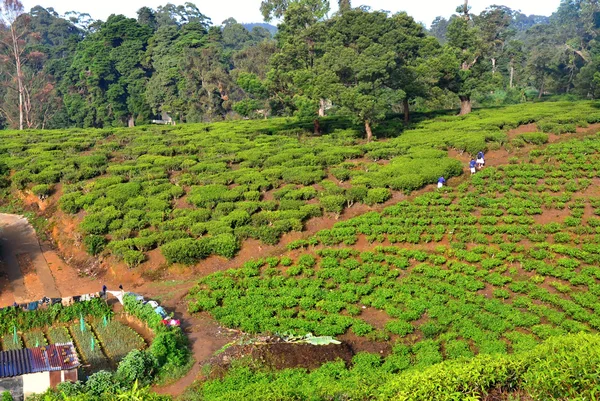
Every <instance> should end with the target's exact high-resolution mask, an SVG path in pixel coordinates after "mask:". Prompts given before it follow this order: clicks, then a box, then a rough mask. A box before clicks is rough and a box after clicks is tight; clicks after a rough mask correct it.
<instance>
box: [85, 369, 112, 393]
mask: <svg viewBox="0 0 600 401" xmlns="http://www.w3.org/2000/svg"><path fill="white" fill-rule="evenodd" d="M118 386H119V385H118V384H117V383H116V382H115V380H114V378H113V375H112V373H110V372H107V371H106V370H101V371H99V372H96V373H94V374H93V375H91V376H90V377H89V378H88V380H87V382H86V384H85V387H86V390H87V392H88V393H89V394H91V395H94V396H96V397H99V396H101V395H104V394H115V393H116V391H117V389H118Z"/></svg>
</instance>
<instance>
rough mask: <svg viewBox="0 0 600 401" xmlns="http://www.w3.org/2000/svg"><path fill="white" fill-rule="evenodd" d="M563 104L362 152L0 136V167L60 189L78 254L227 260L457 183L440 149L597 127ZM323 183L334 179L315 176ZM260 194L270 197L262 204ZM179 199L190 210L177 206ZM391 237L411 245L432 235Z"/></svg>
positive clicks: (208, 138) (586, 107) (185, 135)
mask: <svg viewBox="0 0 600 401" xmlns="http://www.w3.org/2000/svg"><path fill="white" fill-rule="evenodd" d="M564 106H565V105H564V104H563V103H543V104H527V105H518V106H515V107H507V108H504V109H502V110H501V111H498V110H494V111H487V110H482V111H478V112H476V113H474V114H473V115H472V116H468V117H441V118H437V119H434V120H429V121H421V122H419V123H417V124H415V129H412V130H408V131H405V132H403V133H402V135H401V136H399V137H397V138H394V139H391V140H389V141H380V142H373V143H369V144H364V143H362V142H361V140H360V139H359V138H361V134H360V133H359V132H357V131H354V130H353V129H344V130H335V131H333V132H332V133H331V134H328V135H324V136H321V137H298V136H296V135H294V136H289V135H286V132H285V130H286V129H289V124H290V121H289V120H288V119H271V120H267V121H251V122H227V123H218V124H210V125H186V126H178V127H168V128H164V127H161V128H157V127H152V128H148V127H144V128H139V129H138V128H136V129H132V130H124V129H114V130H111V131H110V135H111V136H109V132H108V131H106V132H105V131H96V130H95V131H92V132H40V133H37V132H36V133H28V134H27V135H26V136H23V135H22V134H21V133H15V132H10V131H7V132H2V134H0V135H1V138H2V141H1V142H2V145H0V161H3V162H6V164H7V165H8V166H9V167H10V168H11V169H12V170H13V171H15V174H14V175H13V176H12V177H11V181H12V184H13V186H14V187H15V188H18V189H30V190H32V191H33V192H34V193H38V194H40V195H42V196H46V195H48V194H50V193H51V192H52V191H53V190H54V189H53V186H54V185H55V184H56V183H58V182H61V183H62V184H63V187H62V190H63V193H62V194H61V199H60V206H61V208H62V210H63V211H65V212H66V213H71V214H75V213H78V212H79V211H81V210H83V211H84V212H85V218H84V220H83V221H82V223H81V224H80V226H79V229H80V231H81V233H82V234H83V235H84V236H85V238H84V245H85V248H86V249H87V251H88V252H89V253H91V254H98V253H100V252H103V251H104V250H105V249H106V250H107V251H108V252H111V253H112V254H113V255H115V256H117V257H119V258H121V259H122V260H124V261H125V263H127V264H128V265H129V266H131V267H134V266H137V265H139V264H140V263H142V262H143V261H144V260H145V258H146V257H145V253H146V252H148V251H150V250H152V249H156V248H161V250H162V253H163V254H164V256H165V257H166V259H167V260H168V261H169V262H173V263H175V262H177V263H186V264H193V263H196V262H197V261H198V260H200V259H202V258H205V257H207V256H209V255H212V254H216V255H221V256H224V257H232V256H234V255H235V254H236V253H237V251H238V250H239V247H240V243H241V241H243V240H244V239H246V238H256V239H259V240H261V241H263V242H264V243H267V244H275V243H277V242H278V241H279V239H280V237H281V235H282V234H284V233H286V232H289V231H292V230H295V231H301V230H303V226H304V222H305V221H307V220H308V219H310V218H313V217H316V216H319V215H321V214H322V213H324V212H329V213H336V214H339V213H341V212H342V211H343V210H344V208H345V207H347V206H348V205H351V204H353V203H356V202H362V203H366V204H376V203H382V202H385V201H386V200H387V199H389V198H390V196H391V192H390V190H398V191H411V190H414V189H417V188H421V187H422V186H423V185H426V184H428V183H434V182H436V181H437V179H438V177H439V176H442V175H443V176H445V177H446V178H449V177H452V176H456V175H459V174H461V172H462V166H461V164H460V163H459V162H458V161H456V160H453V159H450V158H448V157H447V154H446V152H445V150H446V149H448V148H449V147H453V148H456V149H459V150H461V151H467V152H470V153H473V154H474V153H476V152H477V151H479V150H484V149H485V148H486V146H487V144H488V143H490V142H495V143H496V145H498V146H501V145H502V144H503V143H505V142H506V141H507V136H506V134H505V133H504V132H503V131H502V130H503V129H507V128H511V127H516V126H518V125H520V124H523V123H530V122H532V121H536V122H539V125H540V129H541V130H544V131H551V132H558V131H561V132H562V131H565V132H569V131H570V130H569V129H568V128H569V127H566V125H579V126H583V125H586V124H588V123H594V122H597V121H600V112H598V110H597V108H596V107H595V103H593V102H580V103H579V104H578V107H577V108H574V107H569V108H568V109H569V110H570V111H569V113H568V115H565V112H564V110H565V107H564ZM558 116H560V117H558ZM328 124H329V123H328ZM331 124H336V122H335V121H333V120H332V121H331ZM394 124H395V122H393V121H392V122H390V123H388V125H390V127H392V128H393V127H394ZM342 125H344V124H342ZM345 128H347V124H346V126H345ZM388 128H389V127H388ZM388 128H386V130H388ZM399 130H400V129H399ZM532 138H533V137H532ZM532 138H530V137H527V138H526V139H527V140H529V141H531V140H533V139H535V138H533V139H532ZM83 152H85V154H83ZM357 159H360V161H359V162H356V160H357ZM381 160H386V161H389V163H387V162H386V163H380V161H381ZM351 161H352V162H351ZM331 175H332V176H333V177H335V178H336V180H333V181H332V180H328V179H325V178H326V177H328V176H331ZM338 181H344V185H341V184H340V183H339V182H338ZM523 185H533V184H523ZM268 191H270V192H271V193H272V195H273V199H272V200H266V193H267V192H268ZM181 198H184V199H183V200H182V199H181ZM268 199H270V197H269V198H268ZM180 202H183V203H187V204H188V205H190V206H191V208H190V209H187V208H186V209H182V208H179V207H177V206H176V205H178V204H180ZM338 234H341V233H339V232H338V233H336V236H335V237H336V239H334V240H333V241H337V239H338V237H339V239H341V242H345V243H347V244H349V243H352V236H349V235H341V237H340V236H339V235H338ZM397 235H398V236H399V238H398V239H399V241H404V238H405V237H406V239H407V240H408V242H412V243H417V242H418V241H420V239H419V238H420V237H425V238H424V239H428V238H429V236H431V239H432V240H436V239H437V238H440V236H441V235H442V233H440V232H437V231H436V232H433V233H429V232H427V233H423V232H421V233H419V232H417V231H413V232H408V233H398V234H397ZM108 238H110V241H109V240H108ZM375 239H377V237H375ZM326 241H327V240H326ZM328 242H332V241H328ZM184 251H185V252H184Z"/></svg>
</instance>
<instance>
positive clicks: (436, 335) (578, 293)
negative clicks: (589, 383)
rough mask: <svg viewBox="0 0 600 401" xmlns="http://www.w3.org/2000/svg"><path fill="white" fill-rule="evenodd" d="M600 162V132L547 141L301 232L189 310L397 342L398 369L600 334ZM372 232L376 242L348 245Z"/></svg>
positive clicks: (225, 277) (246, 322) (262, 325)
mask: <svg viewBox="0 0 600 401" xmlns="http://www.w3.org/2000/svg"><path fill="white" fill-rule="evenodd" d="M599 174H600V136H595V137H592V138H588V139H585V140H581V141H569V142H563V143H558V144H554V145H549V146H548V147H546V148H540V149H536V150H533V151H531V153H530V154H529V156H528V157H526V158H525V159H523V160H514V161H513V164H508V165H505V166H498V167H488V168H485V169H484V170H483V171H481V172H479V173H477V174H476V175H475V176H474V177H473V178H472V179H471V180H469V181H467V182H465V183H463V184H461V185H459V186H458V187H457V188H445V189H444V190H441V191H436V192H431V193H427V194H425V195H422V196H419V197H416V198H415V199H414V200H410V201H404V202H401V203H398V204H397V205H394V206H390V207H388V208H386V209H385V210H384V211H383V212H382V213H374V212H373V213H368V214H366V215H363V216H360V217H357V218H354V219H350V220H347V221H343V222H339V223H337V224H336V225H335V227H334V228H333V229H331V230H325V231H322V232H320V233H318V234H317V235H316V236H315V237H314V238H312V239H310V240H307V241H299V242H296V243H292V244H290V248H306V249H304V250H303V251H302V252H301V253H300V255H299V256H297V257H295V258H291V257H288V256H283V257H281V258H268V259H264V260H257V261H253V262H248V263H246V264H245V265H244V266H243V268H240V269H236V270H230V271H226V272H218V273H215V274H212V275H210V276H208V277H205V278H203V279H202V280H200V282H199V284H198V285H197V286H196V287H195V288H194V289H193V290H191V292H190V303H189V309H190V311H191V312H198V311H208V312H210V313H211V314H212V315H213V316H214V317H215V318H216V319H217V320H219V321H220V322H221V323H222V324H224V325H225V326H227V327H234V328H240V329H242V330H244V331H246V332H250V333H262V332H284V331H294V332H297V333H300V334H302V333H307V332H313V333H315V334H321V335H341V334H344V333H346V332H348V331H350V332H352V333H354V334H355V335H357V336H366V337H368V338H370V339H372V340H376V341H386V340H391V341H393V342H394V344H395V346H394V348H393V352H392V354H391V355H390V356H388V357H387V358H386V359H385V362H383V366H385V369H386V370H387V371H390V372H398V371H403V370H405V369H408V368H411V367H418V368H423V367H425V366H429V365H432V364H436V363H438V362H441V361H442V360H445V359H457V358H462V357H471V356H473V355H474V354H506V353H512V352H521V351H526V350H528V349H531V348H533V347H535V346H536V345H537V344H539V343H540V342H541V341H543V340H545V339H549V338H550V337H552V336H557V335H564V334H568V333H580V332H597V331H598V330H600V317H599V313H600V281H599V280H600V268H599V267H598V265H599V263H600V218H599V217H598V216H600V198H598V197H597V196H595V195H594V194H595V193H596V192H595V186H596V185H597V180H598V178H597V177H598V175H599ZM361 236H362V237H364V238H365V239H367V240H368V241H369V242H371V243H372V245H370V246H366V247H365V249H367V250H358V249H356V248H347V247H348V246H349V245H354V244H356V243H357V241H358V240H359V238H360V237H361ZM363 246H364V245H363ZM361 249H362V248H361ZM367 308H372V309H376V310H379V311H382V312H384V315H386V316H387V319H385V321H384V322H383V325H382V326H381V327H379V326H378V324H381V323H382V322H370V321H369V320H368V319H364V318H363V311H364V310H365V309H367Z"/></svg>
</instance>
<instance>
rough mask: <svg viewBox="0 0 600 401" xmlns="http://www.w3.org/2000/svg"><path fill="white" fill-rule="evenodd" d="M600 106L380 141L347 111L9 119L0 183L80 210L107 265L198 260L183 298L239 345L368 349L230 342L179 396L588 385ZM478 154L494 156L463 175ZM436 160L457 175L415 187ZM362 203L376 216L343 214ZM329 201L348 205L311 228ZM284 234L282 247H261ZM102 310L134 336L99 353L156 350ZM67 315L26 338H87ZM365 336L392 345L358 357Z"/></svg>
mask: <svg viewBox="0 0 600 401" xmlns="http://www.w3.org/2000/svg"><path fill="white" fill-rule="evenodd" d="M599 122H600V108H599V104H598V103H596V102H578V103H563V102H556V103H552V102H546V103H535V104H524V105H518V106H511V107H506V108H502V109H490V110H480V111H477V112H475V113H473V114H472V115H469V116H463V117H457V116H450V115H438V116H422V117H421V118H420V119H419V120H418V121H417V122H416V123H413V125H411V126H408V127H404V125H403V124H402V123H401V122H400V121H398V120H395V119H390V120H388V121H386V122H385V123H384V124H382V125H381V126H379V127H378V128H377V129H376V132H375V133H376V136H379V139H378V140H376V141H374V142H370V143H366V142H365V141H364V140H363V139H362V135H361V132H360V127H355V126H353V125H352V124H351V123H349V122H348V121H345V120H344V119H342V118H330V119H325V120H324V122H323V124H322V126H323V130H324V132H325V133H324V134H323V135H321V136H314V135H312V134H311V130H312V122H310V123H308V124H306V125H305V124H303V123H302V122H298V121H297V120H295V119H271V120H265V121H242V122H226V123H214V124H204V125H183V126H177V127H167V128H164V127H160V128H157V127H140V128H134V129H109V130H86V131H82V130H69V131H60V132H59V131H51V132H42V131H40V132H27V133H25V134H23V133H17V132H13V131H2V132H0V174H2V175H1V176H0V177H2V178H0V185H1V186H2V187H4V188H5V189H4V190H3V191H4V193H5V199H6V200H8V199H18V198H19V197H22V198H25V199H29V198H30V197H31V194H34V195H35V196H37V197H38V198H39V199H38V203H39V204H41V205H43V206H44V207H45V210H46V211H45V215H46V216H47V217H48V218H49V220H50V224H53V225H54V226H55V227H58V228H59V229H60V228H61V227H65V226H67V225H68V224H73V225H74V226H75V227H76V230H75V231H74V232H71V233H69V234H68V235H71V236H72V239H73V241H74V243H80V244H81V246H82V247H83V248H84V249H85V250H86V251H87V252H88V253H89V257H90V258H91V257H96V258H99V259H102V260H103V261H104V262H105V263H106V264H108V265H110V266H111V269H113V267H114V269H117V268H118V266H121V265H122V268H123V269H126V270H128V271H129V272H132V273H133V274H137V275H139V276H141V275H143V274H147V273H148V272H149V271H154V270H156V263H157V262H156V259H157V258H158V257H160V258H159V260H160V262H159V264H160V267H159V269H158V270H161V271H162V272H163V276H162V278H163V279H166V278H176V277H177V278H183V279H185V278H188V277H179V276H178V274H180V273H181V272H191V274H190V276H191V277H193V278H194V281H195V284H196V285H195V286H194V287H193V288H191V289H190V290H189V292H188V296H187V298H186V302H185V304H186V306H187V309H188V311H189V312H190V313H192V314H199V315H201V316H204V317H207V316H210V318H212V319H215V320H216V321H218V323H219V324H220V325H222V326H223V328H226V329H232V330H239V331H240V336H242V334H243V336H242V337H243V340H242V343H244V344H247V343H248V342H250V343H252V341H254V340H252V338H254V337H260V338H263V337H265V336H266V337H269V336H283V337H286V336H304V335H306V334H308V333H312V334H314V335H316V336H334V337H337V338H338V339H340V340H342V341H343V342H345V341H349V342H353V343H355V344H363V347H362V349H360V347H357V348H356V349H354V350H353V352H357V353H356V354H355V355H354V356H353V358H351V362H350V361H341V360H339V361H337V362H329V363H326V364H324V365H323V366H321V367H320V368H317V369H314V370H312V371H308V370H306V369H301V368H298V369H288V370H283V371H277V370H273V369H272V368H273V367H272V366H264V365H262V364H261V362H260V361H256V360H254V361H252V360H248V358H245V359H244V358H242V359H241V360H236V361H233V362H231V361H228V362H227V363H226V364H223V363H222V362H223V360H222V358H221V359H220V357H219V355H216V356H215V357H214V358H213V359H211V363H213V368H214V369H213V370H212V373H211V370H210V369H206V370H204V371H203V380H202V381H200V382H198V383H197V384H196V385H195V386H192V387H191V388H189V389H188V391H187V392H186V393H185V394H184V395H183V396H182V397H181V398H182V399H184V400H213V399H215V400H216V399H236V400H241V399H274V400H275V399H277V400H284V399H289V400H292V399H375V398H376V399H391V398H394V399H407V400H408V399H485V398H486V397H490V398H488V399H509V397H513V399H514V397H517V398H519V397H521V398H520V399H569V398H573V397H587V398H591V397H597V396H598V395H600V394H599V390H598V383H600V374H599V373H598V370H597V368H596V367H597V366H598V363H600V353H599V351H598V350H600V347H599V345H600V339H599V338H598V336H597V331H598V330H600V316H599V315H598V313H599V312H600V281H598V280H600V268H599V267H598V265H599V263H600V190H598V183H599V182H600V179H599V178H598V177H599V171H600V136H599V135H598V134H597V131H598V130H599V128H598V125H597V123H599ZM523 125H527V127H528V128H527V129H520V130H518V129H517V128H518V127H521V126H523ZM515 129H517V130H515ZM479 151H485V152H487V153H488V155H489V156H490V157H489V158H488V166H486V167H485V168H484V169H483V170H481V171H479V172H477V173H476V174H475V175H474V176H472V177H466V176H465V177H462V178H452V177H458V176H461V175H462V174H463V171H466V169H467V165H468V161H469V160H470V157H471V156H474V155H476V154H477V153H478V152H479ZM498 155H500V156H498ZM491 161H493V162H502V164H500V163H496V165H489V164H490V162H491ZM3 166H5V167H3ZM440 176H444V177H445V178H446V179H449V182H450V186H449V187H445V188H442V189H441V190H433V189H432V190H427V191H422V192H420V195H418V196H404V194H409V193H410V192H411V191H414V190H418V189H421V188H423V187H424V186H426V185H428V184H434V183H436V182H437V181H438V178H439V177H440ZM5 203H10V202H5ZM16 203H17V202H16V201H14V202H12V206H10V207H16V206H15V205H16ZM356 204H363V205H364V206H363V209H361V210H364V211H366V213H364V214H360V215H358V216H356V217H353V218H349V219H348V218H345V216H346V215H345V210H346V209H348V208H351V207H355V206H353V205H356ZM376 205H385V207H383V206H379V207H377V206H376ZM319 216H324V217H331V216H333V217H335V218H337V219H338V220H337V222H336V223H335V224H331V225H330V226H327V227H325V229H322V230H315V231H314V232H313V231H309V232H307V231H306V228H307V225H308V224H309V222H310V221H311V219H314V218H315V217H319ZM331 221H335V219H331ZM67 223H68V224H67ZM289 232H297V234H298V235H296V236H295V237H293V238H294V239H295V240H294V241H286V242H285V243H283V244H284V245H285V246H286V247H287V249H284V250H282V251H281V252H279V253H278V254H276V255H275V254H272V252H271V253H270V254H265V253H263V252H262V251H261V249H259V248H256V249H252V250H250V251H248V250H247V249H246V248H245V247H247V246H248V244H249V242H248V240H253V241H260V242H259V243H262V244H265V245H267V244H278V243H280V240H281V238H282V236H284V235H285V234H286V233H289ZM63 234H64V233H63ZM78 241H79V242H78ZM255 243H256V242H255ZM241 250H242V251H243V252H242V253H243V254H244V256H245V255H249V254H250V255H251V256H252V257H251V258H248V259H249V260H245V261H242V262H245V263H240V265H239V266H237V267H236V268H235V269H231V270H226V271H225V270H224V269H223V268H217V269H214V268H213V269H210V270H211V271H215V270H217V272H215V273H212V274H207V272H206V269H205V261H203V259H206V258H208V257H212V258H213V259H214V258H215V255H216V257H218V258H220V259H218V260H219V261H220V265H221V266H224V265H225V264H226V263H227V258H234V257H235V256H236V255H237V254H238V253H240V251H241ZM271 250H272V249H271ZM236 260H238V259H236ZM182 265H188V266H190V267H188V268H187V270H184V269H183V268H180V266H182ZM146 277H149V276H148V275H146ZM86 324H87V325H88V326H89V328H90V332H93V333H94V334H95V335H96V337H97V339H98V340H99V343H101V344H103V343H104V342H103V338H106V337H107V336H108V335H110V333H111V332H115V333H116V332H119V333H120V332H122V333H121V334H119V335H120V337H121V338H122V339H123V340H122V341H123V346H120V345H119V344H116V345H114V346H104V345H103V347H102V350H103V352H104V354H103V355H101V356H102V357H103V358H106V359H108V360H110V361H117V360H119V359H121V358H122V357H123V354H124V353H126V352H127V351H128V350H129V349H131V348H144V342H143V340H142V339H139V340H142V341H141V342H139V343H136V341H138V339H137V337H135V336H130V335H129V334H127V333H125V331H126V330H125V329H126V328H121V327H120V326H119V325H118V322H115V323H114V324H115V327H114V328H113V327H112V326H111V327H108V326H107V324H106V323H104V321H103V320H102V316H101V315H98V314H94V315H91V316H89V317H88V318H86ZM111 324H113V323H111ZM156 324H158V323H156ZM71 325H72V326H73V327H71V326H69V325H66V326H65V325H62V326H61V325H58V326H57V328H55V327H48V328H46V327H45V326H44V327H42V328H41V332H39V333H38V331H36V330H37V327H32V329H36V330H33V332H32V333H31V334H29V333H27V334H23V339H24V340H25V341H26V342H29V343H43V342H44V341H45V339H50V338H51V336H56V335H62V334H61V333H66V335H69V336H70V337H71V338H73V339H74V340H75V342H76V343H78V342H83V341H87V340H88V338H89V336H85V338H78V337H80V335H79V333H81V332H82V330H79V328H78V327H79V326H76V323H72V322H71ZM10 327H11V326H6V330H4V332H3V333H2V334H6V336H5V337H6V339H3V342H2V344H3V346H4V343H5V342H6V344H10V340H11V339H13V336H11V335H12V332H11V331H10ZM86 327H87V326H86ZM189 330H191V332H193V331H194V330H196V328H194V327H192V328H190V329H189ZM248 338H250V340H249V341H248ZM206 340H207V341H208V339H206ZM173 341H175V340H173ZM173 341H171V342H170V343H169V344H170V346H172V345H173V344H172V343H173ZM176 341H179V342H180V344H183V343H184V341H183V340H182V339H180V338H177V339H176ZM201 341H202V339H201ZM125 343H126V344H125ZM365 344H367V345H365ZM369 344H370V345H377V346H380V348H381V349H383V350H384V351H383V352H382V353H377V354H374V353H366V352H358V351H361V350H363V349H364V350H366V349H369V346H368V345H369ZM151 347H152V345H151ZM154 347H158V345H157V346H154ZM236 347H237V346H236V345H232V346H231V347H230V348H236ZM126 348H127V349H126ZM83 349H85V350H86V352H87V350H88V349H90V348H89V347H87V346H83ZM151 351H152V349H151ZM156 352H158V351H156ZM227 352H228V351H227V350H225V349H223V350H222V352H221V353H224V354H227ZM229 355H230V354H227V358H229ZM93 357H94V355H91V354H90V355H84V359H85V358H93ZM181 359H182V360H181V361H177V364H175V362H173V366H174V367H173V369H174V368H175V365H177V369H179V370H180V369H181V366H182V365H184V364H185V358H184V356H182V357H181ZM200 362H205V361H200ZM223 367H225V369H223ZM166 373H168V372H165V374H166ZM196 373H197V371H196ZM161 374H162V372H161ZM178 374H179V375H181V372H178ZM55 397H57V398H55V399H60V400H63V399H65V398H60V397H62V396H60V395H55ZM90 397H91V395H90ZM100 397H101V395H98V398H97V399H102V398H100ZM469 397H470V398H469ZM493 397H497V398H493ZM53 399H54V398H53ZM90 399H95V398H90Z"/></svg>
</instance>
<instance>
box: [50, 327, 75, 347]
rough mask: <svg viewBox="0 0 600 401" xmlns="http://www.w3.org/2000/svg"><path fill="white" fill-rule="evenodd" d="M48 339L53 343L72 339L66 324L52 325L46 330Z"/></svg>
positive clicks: (66, 341)
mask: <svg viewBox="0 0 600 401" xmlns="http://www.w3.org/2000/svg"><path fill="white" fill-rule="evenodd" d="M47 336H48V340H49V341H50V342H51V343H53V344H60V343H69V342H72V341H73V339H72V338H71V335H70V334H69V329H67V327H66V326H52V327H48V330H47Z"/></svg>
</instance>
